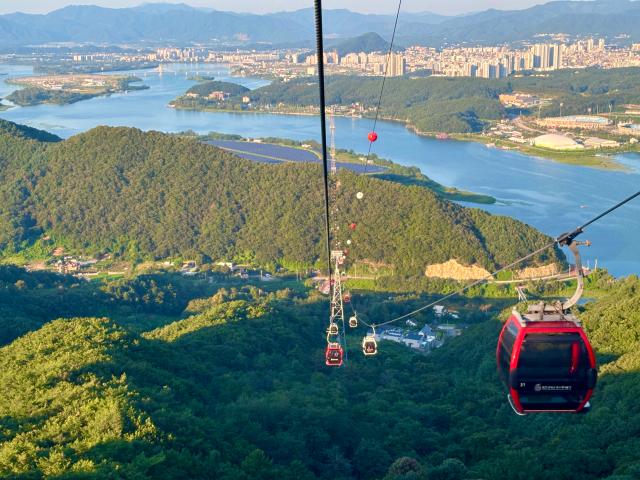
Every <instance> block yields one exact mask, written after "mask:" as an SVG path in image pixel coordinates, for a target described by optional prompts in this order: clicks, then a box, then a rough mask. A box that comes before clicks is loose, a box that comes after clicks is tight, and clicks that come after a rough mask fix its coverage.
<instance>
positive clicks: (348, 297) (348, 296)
mask: <svg viewBox="0 0 640 480" xmlns="http://www.w3.org/2000/svg"><path fill="white" fill-rule="evenodd" d="M342 301H343V302H344V303H350V302H351V294H350V293H349V292H346V293H345V294H344V295H342Z"/></svg>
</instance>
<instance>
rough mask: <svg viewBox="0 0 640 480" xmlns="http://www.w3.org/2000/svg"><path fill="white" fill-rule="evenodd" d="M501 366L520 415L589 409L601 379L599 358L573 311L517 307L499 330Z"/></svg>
mask: <svg viewBox="0 0 640 480" xmlns="http://www.w3.org/2000/svg"><path fill="white" fill-rule="evenodd" d="M496 359H497V363H498V372H499V373H500V377H501V379H502V381H503V383H504V384H505V385H506V387H507V388H508V390H509V403H511V406H512V407H513V409H514V410H515V411H516V413H518V414H520V415H524V414H527V413H538V412H565V413H578V412H587V411H588V410H589V408H590V405H589V399H590V398H591V394H592V393H593V388H594V387H595V384H596V376H597V372H596V359H595V356H594V354H593V349H592V348H591V345H590V344H589V340H588V339H587V336H586V335H585V333H584V331H583V330H582V327H580V324H579V323H578V321H577V320H576V319H575V317H573V316H572V315H570V314H560V313H557V312H549V311H544V307H543V313H540V311H534V312H529V313H527V314H526V315H525V316H524V318H523V317H522V316H521V315H520V314H519V313H518V312H516V311H515V310H514V312H513V314H512V315H511V317H510V318H509V320H508V321H507V322H506V323H505V325H504V327H503V328H502V332H501V333H500V339H499V340H498V347H497V350H496Z"/></svg>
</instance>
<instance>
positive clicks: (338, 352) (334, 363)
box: [324, 342, 343, 367]
mask: <svg viewBox="0 0 640 480" xmlns="http://www.w3.org/2000/svg"><path fill="white" fill-rule="evenodd" d="M324 356H325V360H326V362H325V363H326V364H327V366H328V367H340V366H342V357H343V350H342V346H341V345H340V344H339V343H335V342H330V343H328V344H327V349H326V350H325V354H324Z"/></svg>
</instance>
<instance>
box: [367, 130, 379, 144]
mask: <svg viewBox="0 0 640 480" xmlns="http://www.w3.org/2000/svg"><path fill="white" fill-rule="evenodd" d="M367 138H368V139H369V141H370V142H371V143H373V142H375V141H376V140H378V134H377V133H376V132H369V135H367Z"/></svg>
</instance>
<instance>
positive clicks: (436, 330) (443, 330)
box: [371, 305, 462, 352]
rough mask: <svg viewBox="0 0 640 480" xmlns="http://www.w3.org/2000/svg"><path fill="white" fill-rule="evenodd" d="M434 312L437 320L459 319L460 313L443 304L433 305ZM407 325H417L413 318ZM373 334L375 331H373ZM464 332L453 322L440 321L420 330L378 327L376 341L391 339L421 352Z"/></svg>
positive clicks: (440, 344) (427, 350) (437, 346)
mask: <svg viewBox="0 0 640 480" xmlns="http://www.w3.org/2000/svg"><path fill="white" fill-rule="evenodd" d="M433 314H434V316H435V318H436V320H437V321H442V320H444V319H447V320H452V319H455V320H457V319H458V318H459V315H458V313H457V312H456V311H449V310H447V308H446V307H444V306H442V305H436V306H435V307H433ZM406 324H407V327H417V324H416V323H415V322H413V321H412V320H407V322H406ZM371 334H373V333H371ZM461 334H462V328H461V327H459V326H458V325H454V324H452V323H439V324H437V325H435V326H433V327H432V326H430V325H425V326H424V327H422V328H421V329H420V330H415V329H412V328H408V329H404V328H400V327H382V328H378V329H376V332H375V338H376V341H378V342H380V341H381V340H389V341H391V342H396V343H401V344H403V345H405V346H407V347H409V348H412V349H414V350H418V351H421V352H429V351H431V350H433V349H435V348H439V347H441V346H442V345H444V342H445V341H446V339H447V338H452V337H457V336H458V335H461Z"/></svg>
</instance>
